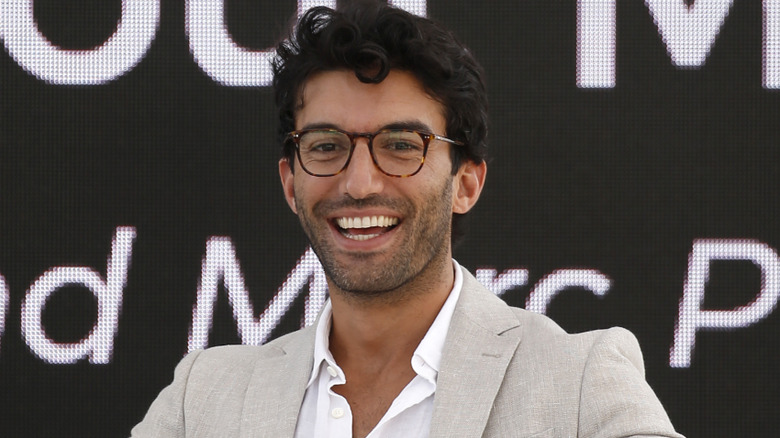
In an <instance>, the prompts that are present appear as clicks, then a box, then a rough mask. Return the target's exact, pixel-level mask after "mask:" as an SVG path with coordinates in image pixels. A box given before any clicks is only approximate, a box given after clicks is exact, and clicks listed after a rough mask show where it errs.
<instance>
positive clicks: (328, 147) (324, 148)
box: [309, 142, 339, 152]
mask: <svg viewBox="0 0 780 438" xmlns="http://www.w3.org/2000/svg"><path fill="white" fill-rule="evenodd" d="M338 149H339V145H337V144H335V143H325V142H323V143H317V144H312V145H311V147H310V148H309V150H311V151H313V152H334V151H337V150H338Z"/></svg>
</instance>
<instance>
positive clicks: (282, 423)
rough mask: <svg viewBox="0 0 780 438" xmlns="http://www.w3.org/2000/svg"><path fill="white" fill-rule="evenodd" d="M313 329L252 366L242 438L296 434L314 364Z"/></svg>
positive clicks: (304, 331) (300, 334) (291, 338)
mask: <svg viewBox="0 0 780 438" xmlns="http://www.w3.org/2000/svg"><path fill="white" fill-rule="evenodd" d="M314 327H315V326H312V327H309V328H306V329H304V330H302V331H301V332H299V333H296V334H293V335H292V336H291V337H290V341H289V342H287V343H285V344H282V345H280V346H279V347H277V349H278V352H279V355H278V356H274V357H271V358H267V359H263V360H261V361H259V362H258V364H257V365H256V366H255V369H254V372H253V374H252V378H251V381H250V382H249V385H248V386H247V392H246V394H245V401H244V410H243V414H242V417H241V435H240V436H241V437H242V438H250V437H267V436H289V437H291V436H293V435H294V434H295V425H296V423H297V421H298V413H299V411H300V408H301V403H302V402H303V396H304V393H305V392H306V383H308V381H309V377H310V376H311V369H312V362H313V360H314V358H313V355H314ZM258 394H259V395H258Z"/></svg>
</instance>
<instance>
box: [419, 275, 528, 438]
mask: <svg viewBox="0 0 780 438" xmlns="http://www.w3.org/2000/svg"><path fill="white" fill-rule="evenodd" d="M462 271H463V289H462V290H461V295H460V298H459V300H458V304H457V306H456V308H455V313H454V314H453V317H452V322H451V324H450V328H449V331H448V333H447V340H446V341H445V344H444V351H443V353H442V363H441V370H440V371H439V375H438V379H437V382H436V395H435V396H434V402H433V405H434V407H433V418H432V420H431V434H430V436H431V437H449V436H459V437H480V436H482V432H483V431H484V429H485V425H486V424H487V420H488V417H489V416H490V411H491V408H492V406H493V400H494V399H495V397H496V394H497V393H498V389H499V387H500V386H501V383H502V382H503V379H504V373H505V372H506V369H507V366H508V365H509V362H510V360H511V359H512V356H513V354H514V352H515V350H516V349H517V346H518V345H519V343H520V335H519V333H518V332H516V330H520V321H519V320H518V318H517V316H516V315H515V313H514V312H513V311H512V310H511V309H510V308H509V307H508V306H507V305H506V304H505V303H504V302H503V301H502V300H501V299H500V298H498V297H496V296H495V295H493V294H492V293H490V292H489V291H488V290H487V289H485V288H484V287H483V286H482V285H480V284H479V282H478V281H477V280H476V279H475V278H474V277H473V276H472V275H471V274H470V273H469V272H468V271H466V270H465V269H462ZM508 332H511V333H514V335H510V333H508Z"/></svg>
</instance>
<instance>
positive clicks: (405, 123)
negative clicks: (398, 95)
mask: <svg viewBox="0 0 780 438" xmlns="http://www.w3.org/2000/svg"><path fill="white" fill-rule="evenodd" d="M304 129H341V130H344V129H343V128H341V127H340V126H338V125H336V124H334V123H328V122H317V123H309V124H306V125H304V126H303V127H302V128H301V130H304ZM382 129H409V130H412V131H421V132H433V130H432V129H431V127H430V126H428V125H426V124H425V123H423V122H420V121H419V120H401V121H397V122H392V123H388V124H386V125H383V126H381V127H380V128H379V129H377V131H379V130H382Z"/></svg>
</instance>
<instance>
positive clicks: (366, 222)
mask: <svg viewBox="0 0 780 438" xmlns="http://www.w3.org/2000/svg"><path fill="white" fill-rule="evenodd" d="M397 223H398V218H397V217H387V216H364V217H340V218H338V219H336V224H338V226H339V227H341V228H344V229H349V228H369V227H389V226H392V225H395V224H397Z"/></svg>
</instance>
